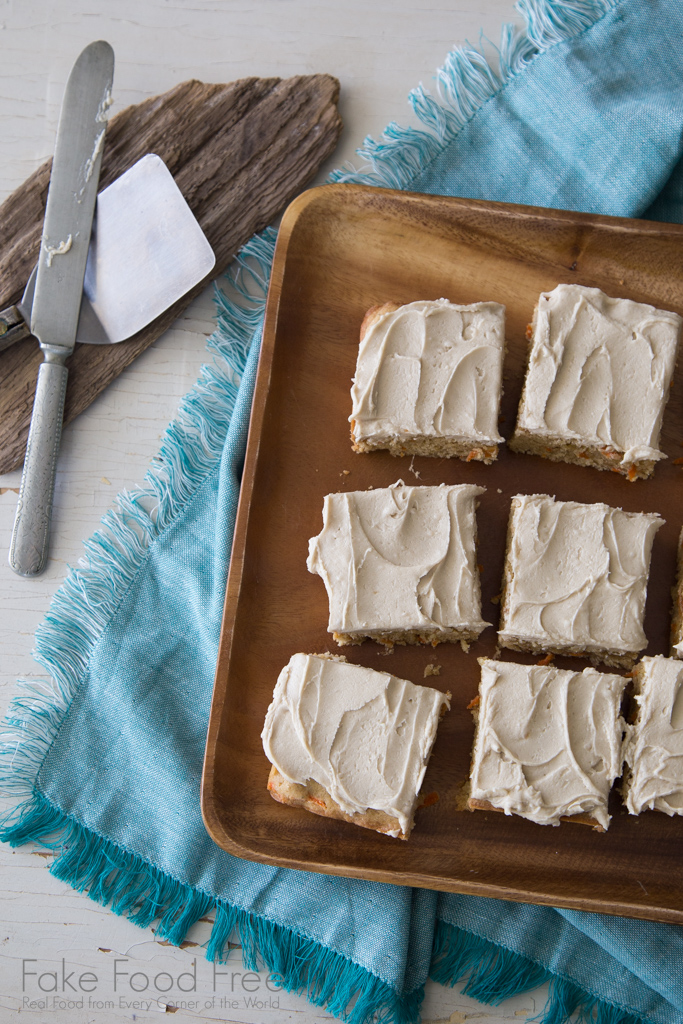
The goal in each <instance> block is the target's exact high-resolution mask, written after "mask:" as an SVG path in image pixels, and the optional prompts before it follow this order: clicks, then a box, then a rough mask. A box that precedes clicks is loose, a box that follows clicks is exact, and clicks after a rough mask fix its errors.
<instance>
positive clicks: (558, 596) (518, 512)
mask: <svg viewBox="0 0 683 1024" xmlns="http://www.w3.org/2000/svg"><path fill="white" fill-rule="evenodd" d="M663 523H664V520H663V519H661V518H660V516H658V515H656V514H654V513H653V514H649V513H639V512H624V511H622V510H621V509H619V508H610V506H609V505H603V504H595V505H584V504H581V503H579V502H576V501H555V500H554V499H553V498H551V497H549V496H548V495H547V494H531V495H529V494H518V495H517V496H516V497H514V498H513V499H512V508H511V511H510V530H509V540H508V553H507V560H506V567H505V593H504V597H503V612H502V623H501V629H500V634H499V635H500V638H501V641H502V642H503V643H505V642H506V641H510V640H512V641H514V640H515V639H520V638H521V639H524V640H530V641H535V642H536V643H537V644H538V645H540V646H541V647H544V649H557V648H560V649H569V648H572V649H581V650H584V651H587V652H596V651H602V650H611V651H619V652H624V653H625V654H628V653H634V652H637V651H640V650H642V649H643V647H646V646H647V639H646V637H645V633H644V632H643V616H644V612H645V597H646V591H647V577H648V572H649V568H650V553H651V551H652V541H653V539H654V535H655V533H656V532H657V530H658V529H659V527H660V526H662V525H663Z"/></svg>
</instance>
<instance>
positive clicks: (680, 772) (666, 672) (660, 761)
mask: <svg viewBox="0 0 683 1024" xmlns="http://www.w3.org/2000/svg"><path fill="white" fill-rule="evenodd" d="M635 682H636V687H637V691H638V692H637V693H636V701H637V702H638V705H639V711H638V717H637V719H636V722H635V724H634V725H629V726H627V727H626V728H627V736H626V741H625V743H624V756H625V760H626V763H627V764H628V766H629V767H630V769H631V779H630V782H629V784H628V792H627V796H626V806H627V807H628V809H629V811H630V813H631V814H640V812H641V811H645V810H653V809H654V810H657V811H664V813H665V814H669V815H674V814H683V664H681V662H680V661H678V660H677V659H676V658H663V657H661V656H659V657H656V658H643V659H642V661H641V662H640V663H639V665H638V669H637V671H636V676H635Z"/></svg>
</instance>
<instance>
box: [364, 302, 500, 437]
mask: <svg viewBox="0 0 683 1024" xmlns="http://www.w3.org/2000/svg"><path fill="white" fill-rule="evenodd" d="M504 336H505V306H501V305H499V303H497V302H477V303H474V304H472V305H469V306H458V305H455V304H454V303H452V302H449V301H448V299H437V300H436V301H420V302H410V303H408V304H407V305H405V306H400V307H399V308H398V309H396V310H394V311H392V312H390V313H384V314H383V315H382V316H381V317H380V318H379V319H378V320H377V321H376V323H374V324H373V325H372V326H371V327H370V329H369V330H368V331H367V332H366V334H365V337H364V338H363V340H362V341H361V344H360V348H359V351H358V363H357V366H356V375H355V377H354V381H353V387H352V389H351V398H352V402H353V409H352V412H351V416H350V417H349V419H350V420H351V422H352V424H353V426H352V432H353V436H354V439H355V440H359V439H360V438H368V437H372V438H373V439H379V440H389V439H391V438H394V437H396V436H400V435H409V436H413V437H414V436H420V437H453V438H463V439H468V440H469V439H472V440H477V441H480V442H488V443H490V444H498V443H499V442H501V441H502V440H503V438H502V437H501V436H500V434H499V433H498V408H499V404H500V392H501V377H502V365H503V355H504V348H505V337H504Z"/></svg>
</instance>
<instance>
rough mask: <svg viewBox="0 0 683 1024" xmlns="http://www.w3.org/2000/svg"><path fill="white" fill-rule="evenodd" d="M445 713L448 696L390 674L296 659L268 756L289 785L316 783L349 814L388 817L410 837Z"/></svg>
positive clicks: (281, 684)
mask: <svg viewBox="0 0 683 1024" xmlns="http://www.w3.org/2000/svg"><path fill="white" fill-rule="evenodd" d="M444 706H445V707H448V697H447V696H446V695H445V694H443V693H440V692H439V691H438V690H434V689H432V688H430V687H428V686H416V685H415V684H414V683H410V682H408V681H407V680H406V679H399V678H397V677H396V676H392V675H390V674H389V673H388V672H375V671H374V670H373V669H369V668H363V667H362V666H360V665H350V664H348V663H347V662H345V661H342V660H336V659H334V660H333V659H329V658H321V657H319V656H316V655H308V654H295V655H294V656H293V657H292V658H291V659H290V661H289V664H288V665H286V666H285V668H284V669H283V670H282V672H281V673H280V676H279V678H278V681H277V684H276V686H275V692H274V693H273V702H272V704H271V705H270V707H269V708H268V713H267V715H266V721H265V725H264V727H263V732H262V734H261V738H262V740H263V749H264V750H265V752H266V756H267V757H268V759H269V761H270V762H271V763H272V764H274V765H275V767H276V768H277V769H278V771H279V772H280V774H281V775H284V777H285V778H286V779H287V780H288V781H289V782H294V783H297V784H299V785H305V783H306V782H307V781H308V780H309V779H314V780H315V781H316V782H318V783H319V784H320V785H321V786H323V788H324V789H326V790H327V792H328V793H329V794H330V796H331V797H332V799H333V800H334V801H335V803H337V804H338V805H339V807H341V809H342V810H343V811H345V812H346V813H347V814H360V813H363V812H365V811H367V810H369V809H372V810H376V811H384V812H385V813H387V814H389V815H391V816H392V817H395V818H397V819H398V821H399V823H400V825H401V831H402V832H403V833H404V835H407V834H408V833H409V832H410V828H411V824H412V816H413V811H414V809H415V803H416V800H417V796H418V793H419V792H420V786H421V785H422V780H423V778H424V774H425V770H426V767H427V761H428V759H429V755H430V753H431V749H432V746H433V744H434V739H435V737H436V729H437V726H438V723H439V717H440V715H441V712H442V708H444ZM392 834H393V835H397V834H398V833H397V832H396V833H392Z"/></svg>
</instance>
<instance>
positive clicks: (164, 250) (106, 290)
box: [0, 153, 216, 352]
mask: <svg viewBox="0 0 683 1024" xmlns="http://www.w3.org/2000/svg"><path fill="white" fill-rule="evenodd" d="M215 263H216V257H215V255H214V253H213V250H212V248H211V246H210V245H209V242H208V240H207V238H206V236H205V235H204V232H203V231H202V229H201V227H200V225H199V223H198V222H197V219H196V218H195V216H194V214H193V213H192V211H191V210H190V207H189V206H188V205H187V202H186V201H185V197H184V196H183V194H182V192H181V191H180V189H179V188H178V186H177V185H176V183H175V181H174V180H173V176H172V174H171V172H170V171H169V169H168V168H167V167H166V164H165V163H164V162H163V160H162V159H161V158H160V157H158V156H156V155H155V154H153V153H148V154H147V156H143V157H142V158H141V159H140V160H138V161H137V163H135V164H133V166H132V167H131V168H129V170H127V171H126V172H125V173H124V174H122V175H121V176H120V177H119V178H117V179H116V181H114V182H112V184H111V185H109V186H108V187H107V188H105V189H104V190H103V191H102V192H100V194H99V195H98V197H97V206H96V209H95V220H94V222H93V228H92V235H91V239H90V248H89V251H88V262H87V265H86V269H85V280H84V284H83V295H82V298H81V308H80V314H79V319H78V329H77V331H76V341H77V342H79V343H86V344H90V345H110V344H115V343H116V342H119V341H125V340H126V338H131V337H132V336H133V335H134V334H137V332H138V331H141V330H142V329H143V327H146V326H147V324H150V323H151V322H152V321H153V320H155V319H156V318H157V317H158V316H160V315H161V314H162V313H164V312H165V311H166V310H167V309H168V308H169V306H172V305H173V303H174V302H176V301H177V300H178V299H180V298H181V297H182V296H183V295H185V294H186V293H187V292H188V291H189V290H190V289H191V288H193V287H194V286H195V285H196V284H199V282H200V281H202V280H203V279H204V278H205V277H206V276H207V274H208V273H209V272H210V271H211V270H212V269H213V267H214V265H215ZM37 270H38V268H37V267H35V268H34V270H33V272H32V274H31V276H30V277H29V279H28V283H27V285H26V289H25V291H24V294H23V296H22V298H21V300H20V302H18V303H17V304H16V305H15V306H10V307H9V308H8V309H4V310H0V352H2V351H3V350H4V349H6V348H9V347H10V345H13V344H14V343H15V342H17V341H21V340H22V339H23V338H26V337H28V336H29V335H30V333H31V329H30V322H31V308H32V306H33V299H34V295H35V286H36V276H37Z"/></svg>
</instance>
